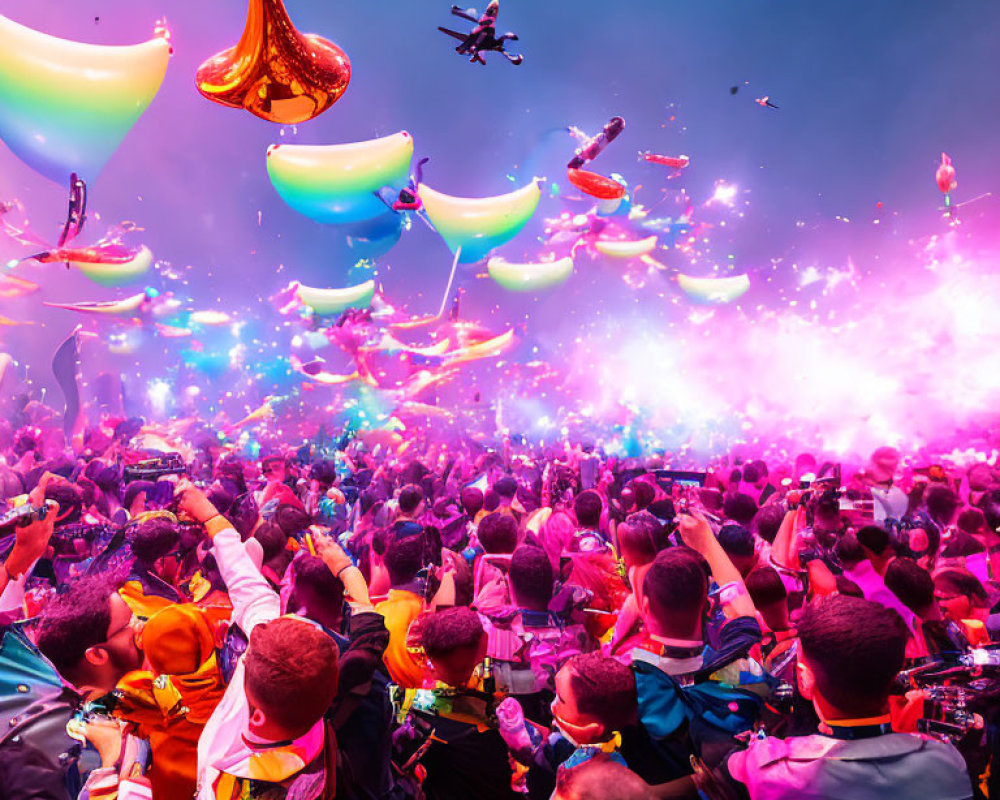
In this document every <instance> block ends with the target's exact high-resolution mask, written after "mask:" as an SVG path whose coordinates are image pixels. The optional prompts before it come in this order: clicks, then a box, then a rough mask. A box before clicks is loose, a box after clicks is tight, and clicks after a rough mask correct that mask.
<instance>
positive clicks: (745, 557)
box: [718, 525, 757, 577]
mask: <svg viewBox="0 0 1000 800" xmlns="http://www.w3.org/2000/svg"><path fill="white" fill-rule="evenodd" d="M718 539H719V544H720V545H721V546H722V549H723V550H724V551H725V553H726V555H727V556H729V560H730V561H732V562H733V565H734V566H735V567H736V568H737V569H738V570H739V571H740V574H741V575H742V576H743V577H746V576H747V575H748V574H749V573H750V570H752V569H753V568H754V566H755V565H756V563H757V552H756V549H755V547H754V540H753V534H752V533H750V531H749V529H747V528H746V527H744V526H743V525H723V526H722V528H721V529H720V530H719V536H718Z"/></svg>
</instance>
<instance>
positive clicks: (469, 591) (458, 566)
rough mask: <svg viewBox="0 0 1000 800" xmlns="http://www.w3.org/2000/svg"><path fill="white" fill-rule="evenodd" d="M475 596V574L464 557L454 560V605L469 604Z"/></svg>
mask: <svg viewBox="0 0 1000 800" xmlns="http://www.w3.org/2000/svg"><path fill="white" fill-rule="evenodd" d="M475 598H476V576H475V575H474V574H473V572H472V567H471V566H470V565H469V562H468V561H466V560H465V559H464V558H459V559H456V561H455V605H456V606H471V605H472V601H473V600H475Z"/></svg>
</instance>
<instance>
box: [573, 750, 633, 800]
mask: <svg viewBox="0 0 1000 800" xmlns="http://www.w3.org/2000/svg"><path fill="white" fill-rule="evenodd" d="M556 793H557V794H558V795H559V797H566V798H572V800H649V797H650V796H651V794H650V788H649V785H648V784H647V783H646V782H645V781H644V780H643V779H642V778H640V777H639V776H638V775H636V774H635V773H634V772H632V770H630V769H629V768H628V767H625V766H623V765H622V764H620V763H619V762H617V761H614V760H612V759H611V758H609V757H608V756H606V755H603V754H602V755H597V756H594V757H593V758H590V759H587V760H586V761H584V762H583V763H582V764H580V765H579V766H576V767H572V768H571V769H562V770H559V773H558V775H557V777H556Z"/></svg>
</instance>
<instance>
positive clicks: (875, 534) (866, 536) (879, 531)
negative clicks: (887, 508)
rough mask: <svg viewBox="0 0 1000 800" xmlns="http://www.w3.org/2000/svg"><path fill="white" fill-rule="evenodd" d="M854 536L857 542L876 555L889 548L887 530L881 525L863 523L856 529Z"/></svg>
mask: <svg viewBox="0 0 1000 800" xmlns="http://www.w3.org/2000/svg"><path fill="white" fill-rule="evenodd" d="M856 536H857V539H858V544H860V545H861V546H862V547H864V548H866V549H868V550H870V551H871V552H873V553H874V554H875V555H877V556H880V555H883V554H884V553H885V551H886V550H887V549H889V545H890V539H889V531H887V530H886V529H885V528H883V527H882V526H881V525H865V526H864V527H863V528H861V529H860V530H858V532H857V534H856Z"/></svg>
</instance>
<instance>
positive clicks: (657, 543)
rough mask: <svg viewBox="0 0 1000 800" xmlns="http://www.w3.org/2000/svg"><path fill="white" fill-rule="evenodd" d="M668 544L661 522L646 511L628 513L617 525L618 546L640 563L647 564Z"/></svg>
mask: <svg viewBox="0 0 1000 800" xmlns="http://www.w3.org/2000/svg"><path fill="white" fill-rule="evenodd" d="M667 545H668V541H667V538H666V536H665V534H664V526H663V523H662V522H660V520H658V519H657V518H656V517H654V516H653V515H652V514H650V513H649V512H648V511H638V512H636V513H635V514H629V516H628V517H627V518H626V519H625V521H624V522H623V523H622V524H621V525H619V526H618V546H619V548H620V549H621V550H623V551H624V550H627V551H628V552H629V554H630V555H631V556H632V557H634V558H635V559H637V560H638V562H639V563H640V564H649V563H650V562H652V560H653V559H654V558H656V554H657V553H659V552H660V551H661V550H663V549H665V548H666V547H667Z"/></svg>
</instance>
